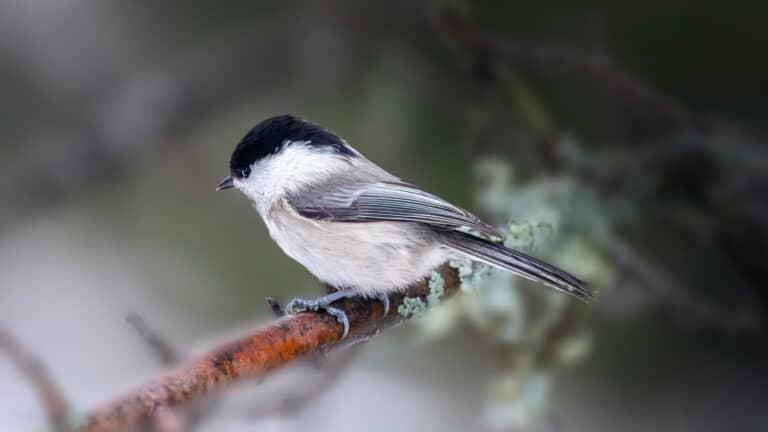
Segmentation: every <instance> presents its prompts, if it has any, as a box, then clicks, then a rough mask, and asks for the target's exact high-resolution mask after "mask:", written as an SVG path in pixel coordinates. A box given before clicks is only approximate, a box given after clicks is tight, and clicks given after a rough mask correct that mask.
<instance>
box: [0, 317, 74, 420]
mask: <svg viewBox="0 0 768 432" xmlns="http://www.w3.org/2000/svg"><path fill="white" fill-rule="evenodd" d="M0 352H4V353H5V355H6V356H7V357H8V358H9V359H10V360H11V363H13V365H14V366H15V367H16V369H18V370H19V372H21V374H22V375H24V377H25V378H26V379H27V381H29V383H30V385H31V386H32V388H33V390H34V391H35V392H36V393H37V396H38V397H39V398H40V402H41V404H42V406H43V409H45V412H46V414H47V417H48V423H49V425H50V427H51V429H52V430H53V431H55V432H68V431H69V430H70V425H69V404H68V403H67V399H66V398H65V397H64V395H63V394H62V393H61V390H60V389H59V387H58V385H57V384H56V381H55V380H54V379H53V378H52V377H51V376H50V374H49V372H48V370H46V368H45V366H43V363H42V362H41V361H40V359H38V358H37V357H36V356H35V355H33V354H32V353H30V352H28V351H27V349H26V348H25V347H24V346H23V345H22V344H21V342H19V341H18V340H16V338H14V337H13V336H12V335H11V334H10V333H9V332H8V331H7V330H6V329H5V328H3V327H2V326H0Z"/></svg>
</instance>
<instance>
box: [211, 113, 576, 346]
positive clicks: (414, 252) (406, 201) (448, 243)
mask: <svg viewBox="0 0 768 432" xmlns="http://www.w3.org/2000/svg"><path fill="white" fill-rule="evenodd" d="M216 189H217V190H219V191H221V190H228V189H237V190H239V191H240V192H242V193H243V194H244V195H245V196H246V197H247V198H248V199H249V200H250V201H251V203H252V205H253V207H254V208H255V209H256V212H258V214H259V215H260V216H261V218H262V220H263V221H264V224H265V225H266V228H267V230H268V231H269V234H270V236H271V238H272V239H273V240H274V242H275V243H276V244H277V245H278V246H279V247H280V248H281V249H282V250H283V252H285V254H287V255H288V256H289V257H291V258H293V259H294V260H295V261H297V262H298V263H300V264H301V265H303V266H304V267H305V268H306V269H307V270H308V271H309V272H310V273H312V274H313V275H314V276H316V277H317V278H318V279H319V280H320V281H322V282H324V283H326V284H328V285H330V286H331V287H333V288H334V289H335V291H334V292H332V293H330V294H328V295H326V296H323V297H320V298H317V299H299V298H295V299H293V300H291V301H290V302H289V303H288V304H287V305H286V312H287V313H290V314H295V313H299V312H303V311H306V310H313V311H324V312H326V313H328V314H330V315H332V316H334V317H336V319H337V320H338V321H339V322H341V323H342V324H343V326H344V332H343V337H346V335H347V333H348V332H349V320H348V319H347V316H346V314H345V313H344V312H343V311H342V310H340V309H338V308H335V307H333V306H332V303H333V302H335V301H337V300H339V299H342V298H345V297H353V296H362V297H364V298H370V299H380V300H381V301H382V302H384V306H385V313H386V311H387V310H388V308H389V303H388V300H387V299H388V295H389V294H391V293H393V292H398V291H403V290H405V289H406V288H408V287H409V286H412V285H413V284H414V283H416V282H418V281H420V280H424V278H425V277H427V276H428V275H429V274H430V273H431V272H432V270H434V269H435V268H437V267H438V266H440V265H442V264H443V263H445V262H447V261H449V260H452V259H467V258H468V259H470V260H474V261H480V262H483V263H486V264H489V265H491V266H493V267H497V268H500V269H503V270H507V271H510V272H512V273H514V274H516V275H519V276H522V277H524V278H527V279H530V280H532V281H535V282H540V283H542V284H544V285H547V286H549V287H552V288H555V289H557V290H559V291H563V292H565V293H568V294H571V295H573V296H575V297H577V298H580V299H588V298H589V297H590V296H591V292H590V290H589V288H588V287H587V285H586V283H585V282H584V281H582V280H581V279H579V278H577V277H575V276H573V275H571V274H569V273H567V272H566V271H564V270H561V269H559V268H557V267H555V266H553V265H551V264H548V263H546V262H544V261H542V260H540V259H538V258H535V257H533V256H530V255H528V254H525V253H523V252H520V251H517V250H514V249H510V248H507V247H505V246H504V245H503V243H502V239H503V237H504V236H503V235H502V233H501V232H500V231H499V230H498V229H496V228H495V227H494V226H492V225H490V224H488V223H486V222H483V221H482V220H480V218H478V217H477V216H475V215H474V214H472V213H470V212H469V211H467V210H464V209H463V208H461V207H458V206H456V205H454V204H451V203H450V202H448V201H446V200H444V199H442V198H439V197H438V196H436V195H433V194H431V193H429V192H426V191H424V190H423V189H421V188H419V187H418V186H415V185H413V184H410V183H407V182H405V181H403V180H401V179H400V178H399V177H397V176H395V175H393V174H390V173H389V172H388V171H386V170H384V169H383V168H381V167H379V166H378V165H376V164H375V163H373V162H371V161H370V160H368V159H367V158H366V157H365V156H363V155H362V154H361V153H360V152H359V151H357V150H356V149H355V148H353V147H352V146H351V145H349V144H348V143H347V142H346V141H345V140H344V139H342V138H340V137H339V136H337V135H335V134H333V133H331V132H329V131H327V130H326V129H324V128H323V127H321V126H319V125H316V124H313V123H311V122H309V121H306V120H303V119H302V118H299V117H297V116H295V115H291V114H283V115H277V116H273V117H270V118H267V119H265V120H262V121H261V122H259V123H258V124H256V126H254V127H253V128H252V129H251V130H250V131H248V133H246V135H245V136H244V137H243V138H242V139H241V140H240V142H239V143H238V144H237V145H236V146H235V149H234V151H233V152H232V155H231V157H230V161H229V175H227V176H226V177H225V178H224V179H223V180H222V181H221V182H219V184H218V186H217V188H216Z"/></svg>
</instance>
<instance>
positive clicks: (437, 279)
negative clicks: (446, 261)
mask: <svg viewBox="0 0 768 432" xmlns="http://www.w3.org/2000/svg"><path fill="white" fill-rule="evenodd" d="M444 294H445V280H444V279H443V277H442V276H441V275H440V273H438V272H436V271H433V272H432V273H430V275H429V294H428V295H427V306H428V307H432V306H435V305H437V304H438V303H440V299H441V298H442V297H443V295H444Z"/></svg>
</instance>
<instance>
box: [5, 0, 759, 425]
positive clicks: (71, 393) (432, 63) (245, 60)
mask: <svg viewBox="0 0 768 432" xmlns="http://www.w3.org/2000/svg"><path fill="white" fill-rule="evenodd" d="M750 3H753V4H750ZM766 12H768V10H767V9H766V5H765V4H764V3H759V2H731V3H722V2H699V1H688V0H685V1H675V2H665V1H658V0H652V1H643V2H605V1H592V2H573V1H562V0H556V1H550V2H532V1H517V2H509V1H490V0H489V1H477V2H470V1H463V0H444V1H414V2H406V1H371V2H355V1H343V0H325V1H308V2H296V1H279V2H278V1H259V2H251V1H236V0H226V1H221V2H216V4H215V5H214V4H213V3H211V2H205V1H199V0H191V1H184V2H181V1H165V2H155V1H113V2H102V1H92V0H2V1H0V77H2V79H0V94H1V95H2V98H0V112H2V115H1V116H0V142H2V145H1V146H0V203H2V204H1V205H0V323H1V324H2V326H3V328H4V329H5V330H6V331H8V332H10V333H12V334H14V335H15V336H16V337H17V338H18V339H20V340H21V341H23V343H24V344H25V345H26V346H27V348H28V349H29V350H30V351H32V352H34V353H35V354H36V355H38V356H39V357H40V358H41V359H42V360H43V361H44V363H45V365H46V366H47V368H48V369H49V370H50V372H51V374H52V375H53V376H54V377H55V378H56V379H57V381H58V382H59V384H60V386H61V387H62V389H63V391H64V392H65V394H66V395H67V396H68V397H69V398H70V402H71V404H72V405H73V411H74V412H73V413H72V417H73V421H74V422H77V421H78V419H80V418H82V416H83V415H84V414H85V413H86V412H87V410H88V408H89V407H92V406H94V405H96V404H98V403H99V402H103V401H105V400H108V399H109V398H110V397H111V396H114V395H115V394H117V393H118V392H121V391H125V390H126V389H129V388H130V387H131V386H133V385H135V384H136V383H138V382H140V381H141V380H143V379H146V378H148V377H150V376H152V375H153V374H155V373H157V372H158V371H160V370H162V369H163V367H164V366H163V365H161V364H160V363H159V362H158V361H157V360H156V358H155V356H154V354H153V352H152V351H151V350H150V349H149V348H148V347H147V345H146V343H145V341H143V340H142V338H141V337H139V336H138V335H137V334H136V331H135V330H134V329H132V328H131V326H129V325H128V324H127V323H126V317H127V316H129V315H131V314H134V313H138V314H140V315H141V316H142V317H143V318H144V319H145V320H146V321H147V323H149V325H151V327H152V328H153V329H154V330H155V331H157V332H158V333H160V334H161V335H162V336H163V337H164V338H165V339H166V340H168V341H169V342H170V343H171V344H172V345H173V346H174V347H175V348H176V349H177V350H179V352H181V353H194V352H197V351H199V350H201V349H204V348H205V347H206V346H208V345H210V344H211V343H212V342H214V341H217V340H220V339H222V338H226V337H227V335H228V334H231V333H233V332H236V331H238V329H240V330H242V329H246V328H249V327H253V326H254V325H256V324H258V323H260V322H265V321H266V320H268V319H270V312H269V310H268V309H267V308H266V306H265V303H264V299H265V298H266V297H267V296H274V297H277V298H280V299H282V300H288V299H289V298H291V297H293V296H302V295H303V296H312V295H314V294H316V293H319V289H318V287H317V286H316V283H315V282H314V281H313V279H312V277H311V275H310V274H308V273H307V272H306V271H305V270H303V268H301V267H300V266H299V265H298V264H296V263H294V262H292V261H291V260H290V259H289V258H287V257H286V256H284V255H283V254H282V252H281V251H280V250H279V249H278V248H277V247H276V246H275V245H274V244H273V243H272V242H271V240H270V239H269V237H268V234H267V233H266V230H265V228H264V227H263V225H262V223H261V221H260V220H259V219H258V217H257V215H256V213H255V212H254V211H252V209H251V208H250V206H249V204H248V203H247V202H246V200H245V199H243V198H242V197H241V196H239V195H238V194H236V193H215V192H214V187H215V185H216V183H217V181H218V180H220V178H221V177H223V176H224V175H226V174H227V163H228V158H229V155H230V152H231V150H232V149H233V147H234V145H235V144H236V143H237V141H238V140H239V138H240V137H242V135H243V134H244V133H245V132H246V131H247V130H248V129H249V128H250V127H252V126H253V125H254V124H255V123H256V122H258V121H259V120H261V119H263V118H264V117H267V116H269V115H273V114H279V113H284V112H291V113H295V114H298V115H300V116H302V117H305V118H307V119H309V120H312V121H314V122H316V123H319V124H322V125H324V126H325V127H327V128H329V129H330V130H332V131H334V132H336V133H337V134H339V135H341V136H343V137H345V138H346V139H347V140H348V141H349V142H350V143H351V144H352V145H354V146H355V147H357V148H358V149H359V150H361V151H362V152H363V153H364V154H366V155H367V156H368V157H369V158H370V159H372V160H374V161H376V162H377V163H379V164H380V165H381V166H383V167H384V168H386V169H388V170H390V171H392V172H393V173H395V174H397V175H399V176H401V177H403V178H404V179H407V180H408V181H410V182H412V183H416V184H419V185H421V186H423V187H424V188H426V189H427V190H430V191H432V192H434V193H436V194H438V195H441V196H443V197H445V198H448V199H449V200H452V201H454V202H456V203H458V204H461V205H463V206H465V207H467V208H470V209H473V210H475V211H477V212H478V213H480V214H483V215H484V216H485V217H487V218H488V219H490V220H492V221H493V222H494V223H497V224H499V226H502V227H504V229H506V230H507V231H508V232H509V234H510V240H509V241H510V242H511V243H512V244H513V245H514V246H516V247H519V248H521V249H525V250H528V251H529V252H531V253H534V254H537V255H540V256H543V257H546V258H547V259H550V260H552V261H554V262H557V263H558V264H560V265H562V266H564V267H566V268H568V269H569V270H571V271H573V272H574V273H576V274H579V275H582V276H584V277H585V278H587V279H588V280H589V281H590V282H591V284H592V285H593V286H594V287H595V288H597V289H598V290H599V291H600V294H599V296H598V298H597V300H596V301H595V302H593V303H592V304H589V305H587V304H582V303H579V302H573V301H571V300H569V299H564V298H563V296H560V295H557V294H555V295H554V296H553V295H551V294H549V293H548V292H545V291H547V290H546V289H543V288H542V287H534V286H530V285H527V284H525V283H523V282H520V281H518V280H516V279H514V278H508V277H504V276H502V275H498V274H491V275H490V276H487V277H486V278H485V279H484V280H480V281H478V282H477V286H476V287H475V289H473V290H470V292H466V293H464V294H463V295H462V296H461V298H459V299H455V300H454V301H452V302H450V303H449V304H447V305H444V306H441V307H440V308H438V309H435V310H433V311H431V312H430V313H429V314H427V316H426V317H423V318H421V319H419V320H417V321H416V322H410V323H408V324H407V325H405V326H401V327H399V328H397V329H394V330H392V331H388V332H385V333H384V334H382V335H380V336H379V337H377V338H375V340H373V341H372V342H370V343H368V344H365V345H364V346H362V347H360V348H359V349H356V350H355V351H354V352H345V353H341V354H339V355H338V357H332V358H331V359H330V360H329V362H328V363H329V366H327V367H321V368H316V367H314V366H312V365H298V366H297V367H295V368H292V369H291V370H288V371H286V372H284V373H281V374H279V375H278V376H275V377H274V378H270V379H269V380H267V382H265V383H263V384H260V385H245V386H243V388H242V389H239V390H237V391H232V392H228V393H227V394H225V395H222V396H221V397H220V398H218V399H217V401H216V403H215V404H214V405H213V406H212V407H210V409H208V410H207V411H206V415H205V416H204V418H203V419H201V420H200V421H199V422H196V423H195V424H194V425H192V424H190V425H189V429H190V430H191V429H192V428H193V426H194V428H196V429H198V430H207V431H227V430H236V431H240V430H252V431H298V430H306V429H307V428H308V427H312V429H313V430H316V431H339V432H340V431H352V430H370V431H385V430H386V431H392V430H397V431H403V432H405V431H433V430H434V431H438V430H439V431H443V430H446V431H567V432H570V431H574V432H577V431H616V430H622V431H646V430H656V431H681V430H696V431H722V430H729V431H740V430H743V431H758V430H768V412H767V411H766V410H765V404H766V401H768V390H767V389H768V371H767V370H766V365H768V350H767V349H766V334H765V319H764V317H765V313H766V312H768V291H766V286H767V285H766V282H768V270H766V269H768V267H766V264H765V257H766V256H767V253H768V158H767V155H766V148H765V146H764V142H765V139H766V138H765V135H766V132H767V130H766V125H767V124H768V118H767V117H766V112H768V111H767V110H766V109H765V100H766V96H768V91H767V90H768V89H767V88H766V84H768V80H766V76H768V57H767V56H766V55H765V53H766V52H768V30H766V27H765V26H764V23H763V21H764V16H765V14H766ZM478 279H479V278H478ZM42 413H43V411H42V410H41V408H40V406H39V404H38V401H37V399H36V395H35V393H34V391H33V389H32V388H31V386H30V385H29V383H28V382H27V381H26V380H25V379H23V378H22V377H21V375H20V374H19V372H18V370H17V369H16V368H15V367H14V366H13V365H12V364H11V363H10V362H7V361H5V357H3V356H2V355H0V430H4V431H38V430H44V429H45V428H46V427H47V426H46V420H45V417H44V415H43V414H42Z"/></svg>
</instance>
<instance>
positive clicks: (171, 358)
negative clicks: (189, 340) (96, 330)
mask: <svg viewBox="0 0 768 432" xmlns="http://www.w3.org/2000/svg"><path fill="white" fill-rule="evenodd" d="M125 320H126V322H128V324H130V325H131V327H133V329H134V330H136V333H138V334H139V336H141V338H142V339H144V342H146V343H147V347H149V349H150V350H152V353H153V354H155V355H156V356H157V359H158V360H159V361H160V364H163V365H166V366H170V365H172V364H174V363H176V362H178V361H179V359H180V357H179V354H178V353H177V352H176V350H175V349H174V348H173V347H171V344H170V343H168V341H167V340H165V338H163V337H162V336H160V335H159V334H158V333H157V332H155V331H154V330H153V329H152V328H150V327H149V324H147V322H146V321H144V318H143V317H142V316H141V315H139V314H131V315H129V316H128V317H127V318H126V319H125Z"/></svg>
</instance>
